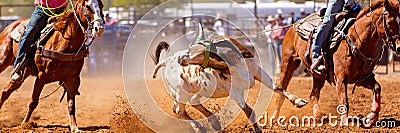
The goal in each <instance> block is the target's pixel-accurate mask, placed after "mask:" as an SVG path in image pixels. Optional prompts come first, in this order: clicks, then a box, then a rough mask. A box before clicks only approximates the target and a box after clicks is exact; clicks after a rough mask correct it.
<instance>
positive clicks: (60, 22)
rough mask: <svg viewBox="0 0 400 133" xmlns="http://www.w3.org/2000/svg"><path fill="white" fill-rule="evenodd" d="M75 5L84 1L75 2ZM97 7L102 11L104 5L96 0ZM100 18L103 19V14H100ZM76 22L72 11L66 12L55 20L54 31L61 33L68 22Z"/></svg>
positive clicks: (77, 0) (99, 0)
mask: <svg viewBox="0 0 400 133" xmlns="http://www.w3.org/2000/svg"><path fill="white" fill-rule="evenodd" d="M75 1H76V3H75V4H82V3H81V1H85V0H75ZM97 1H98V4H99V7H100V8H101V9H102V8H103V7H104V4H103V2H102V1H101V0H97ZM101 16H102V17H104V14H103V12H101ZM74 21H77V20H76V19H75V16H74V12H73V11H72V10H69V11H68V12H66V13H64V14H63V15H61V16H59V17H58V18H57V20H56V22H55V23H54V29H55V30H57V31H63V30H64V29H65V28H66V27H67V25H68V23H70V22H74Z"/></svg>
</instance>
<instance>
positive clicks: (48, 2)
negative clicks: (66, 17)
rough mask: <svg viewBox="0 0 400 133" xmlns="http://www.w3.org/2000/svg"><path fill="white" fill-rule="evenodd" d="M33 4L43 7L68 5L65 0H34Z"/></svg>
mask: <svg viewBox="0 0 400 133" xmlns="http://www.w3.org/2000/svg"><path fill="white" fill-rule="evenodd" d="M35 5H37V6H42V7H45V8H64V7H67V6H68V1H67V0H35Z"/></svg>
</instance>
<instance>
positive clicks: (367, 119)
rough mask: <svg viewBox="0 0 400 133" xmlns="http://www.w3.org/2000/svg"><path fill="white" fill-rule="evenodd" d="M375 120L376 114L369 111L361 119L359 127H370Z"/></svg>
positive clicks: (376, 118)
mask: <svg viewBox="0 0 400 133" xmlns="http://www.w3.org/2000/svg"><path fill="white" fill-rule="evenodd" d="M377 121H378V114H375V113H370V114H369V115H367V117H365V118H364V119H363V120H362V122H363V123H362V124H361V127H362V128H367V129H369V128H372V127H373V126H374V125H375V123H376V122H377Z"/></svg>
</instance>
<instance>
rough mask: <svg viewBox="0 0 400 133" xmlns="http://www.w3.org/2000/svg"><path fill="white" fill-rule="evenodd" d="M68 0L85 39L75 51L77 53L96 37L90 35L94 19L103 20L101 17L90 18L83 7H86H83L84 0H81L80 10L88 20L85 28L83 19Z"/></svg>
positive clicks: (70, 0)
mask: <svg viewBox="0 0 400 133" xmlns="http://www.w3.org/2000/svg"><path fill="white" fill-rule="evenodd" d="M68 1H69V2H70V5H71V6H72V11H73V13H74V16H75V19H76V20H77V21H78V24H79V26H80V28H81V30H82V32H83V34H85V39H84V41H83V43H82V45H81V47H80V48H79V50H78V52H77V53H79V51H81V50H82V49H88V47H89V46H90V45H91V44H92V43H93V41H94V39H95V38H96V37H94V36H92V29H93V24H94V23H95V22H96V21H101V22H104V20H103V19H102V18H97V19H94V20H91V19H90V16H89V14H88V12H87V11H86V10H85V8H87V7H85V2H86V1H85V0H83V3H82V7H81V10H83V15H84V16H85V18H86V20H87V22H88V23H87V25H88V26H87V28H86V29H85V28H84V26H83V24H82V23H83V21H82V20H81V19H80V18H79V17H78V15H77V13H76V9H75V6H73V2H72V0H68ZM88 40H90V41H88Z"/></svg>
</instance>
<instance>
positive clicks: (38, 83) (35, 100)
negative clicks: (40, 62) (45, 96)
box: [21, 78, 45, 128]
mask: <svg viewBox="0 0 400 133" xmlns="http://www.w3.org/2000/svg"><path fill="white" fill-rule="evenodd" d="M44 85H45V83H44V81H43V80H40V79H39V78H36V80H35V86H34V88H33V93H32V99H31V102H30V103H29V106H28V113H27V114H26V116H25V118H24V120H23V121H22V123H21V126H22V127H23V128H27V127H28V126H29V124H28V122H29V119H30V118H31V116H32V112H33V110H35V109H36V107H37V105H38V104H39V97H40V93H42V90H43V87H44Z"/></svg>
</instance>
